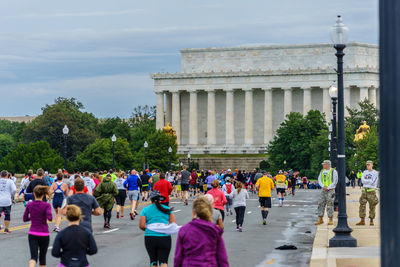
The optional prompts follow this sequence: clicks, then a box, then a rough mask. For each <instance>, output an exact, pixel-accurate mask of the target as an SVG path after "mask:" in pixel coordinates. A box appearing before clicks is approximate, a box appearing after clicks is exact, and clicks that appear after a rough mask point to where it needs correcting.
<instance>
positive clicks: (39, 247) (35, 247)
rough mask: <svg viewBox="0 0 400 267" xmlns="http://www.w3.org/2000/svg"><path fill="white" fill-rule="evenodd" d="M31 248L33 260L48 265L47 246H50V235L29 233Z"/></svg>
mask: <svg viewBox="0 0 400 267" xmlns="http://www.w3.org/2000/svg"><path fill="white" fill-rule="evenodd" d="M28 240H29V249H30V250H31V260H34V261H36V262H37V261H38V254H39V265H46V254H47V248H48V247H49V242H50V237H49V236H37V235H28Z"/></svg>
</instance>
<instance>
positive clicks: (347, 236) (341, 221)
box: [329, 16, 357, 247]
mask: <svg viewBox="0 0 400 267" xmlns="http://www.w3.org/2000/svg"><path fill="white" fill-rule="evenodd" d="M347 34H348V29H347V27H345V26H344V25H343V23H342V18H341V17H340V16H338V19H337V21H336V24H335V25H334V26H333V27H332V29H331V39H332V42H333V43H334V48H335V49H336V57H337V78H338V79H337V81H338V155H337V158H338V165H337V171H338V176H339V177H338V178H339V181H338V184H337V186H338V187H339V188H338V191H339V193H338V199H339V214H338V224H337V226H336V228H335V229H333V232H335V236H334V237H332V238H331V239H330V240H329V246H330V247H356V246H357V240H356V239H355V238H354V237H352V236H351V232H352V231H353V230H352V229H351V228H350V227H349V226H348V224H347V213H346V185H345V182H346V181H345V176H346V158H345V143H344V141H345V140H344V89H343V56H344V53H343V50H344V48H345V47H346V45H345V43H346V41H347V37H348V36H347Z"/></svg>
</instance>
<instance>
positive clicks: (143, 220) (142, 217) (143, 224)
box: [139, 216, 171, 231]
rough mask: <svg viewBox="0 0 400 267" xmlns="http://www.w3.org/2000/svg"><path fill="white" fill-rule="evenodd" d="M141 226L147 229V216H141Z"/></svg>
mask: <svg viewBox="0 0 400 267" xmlns="http://www.w3.org/2000/svg"><path fill="white" fill-rule="evenodd" d="M170 218H171V217H170ZM139 228H140V229H142V230H143V231H145V230H146V216H140V221H139Z"/></svg>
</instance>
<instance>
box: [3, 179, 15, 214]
mask: <svg viewBox="0 0 400 267" xmlns="http://www.w3.org/2000/svg"><path fill="white" fill-rule="evenodd" d="M16 191H17V188H16V187H15V184H14V182H13V181H12V180H11V179H8V178H0V207H8V206H11V204H12V197H13V196H14V195H15V192H16Z"/></svg>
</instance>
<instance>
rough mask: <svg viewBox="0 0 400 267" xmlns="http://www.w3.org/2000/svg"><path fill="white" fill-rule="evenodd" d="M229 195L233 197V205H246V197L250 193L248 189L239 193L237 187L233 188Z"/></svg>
mask: <svg viewBox="0 0 400 267" xmlns="http://www.w3.org/2000/svg"><path fill="white" fill-rule="evenodd" d="M229 196H230V197H231V198H232V200H233V203H232V207H234V208H236V207H243V206H244V207H246V199H248V198H249V193H248V192H247V190H246V189H243V188H242V190H240V193H239V194H238V191H237V189H233V191H232V193H230V194H229Z"/></svg>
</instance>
